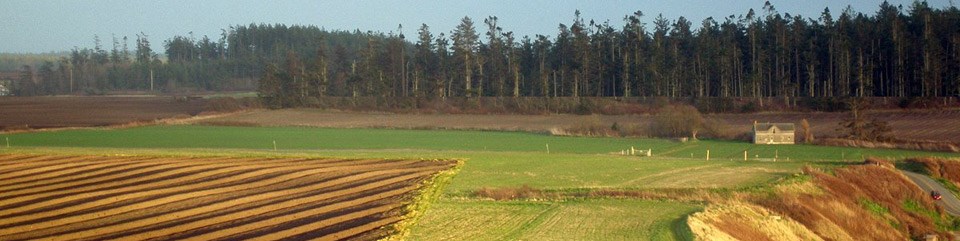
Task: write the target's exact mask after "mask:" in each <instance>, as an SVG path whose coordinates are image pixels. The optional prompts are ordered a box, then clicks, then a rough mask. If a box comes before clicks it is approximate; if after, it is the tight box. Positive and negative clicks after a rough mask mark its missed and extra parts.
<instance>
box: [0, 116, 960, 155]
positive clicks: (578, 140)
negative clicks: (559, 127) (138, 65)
mask: <svg viewBox="0 0 960 241" xmlns="http://www.w3.org/2000/svg"><path fill="white" fill-rule="evenodd" d="M0 136H2V137H5V138H9V143H10V145H11V146H52V147H116V148H216V149H221V148H231V149H260V150H265V149H267V150H269V149H273V148H274V147H275V146H276V148H278V149H288V150H289V149H297V150H347V149H363V150H385V149H409V150H434V151H491V152H542V153H547V152H548V149H549V152H550V153H577V154H610V153H619V152H620V151H621V150H625V149H630V148H631V147H635V148H636V149H639V150H647V149H649V150H652V151H653V156H655V157H659V158H663V157H670V158H693V159H706V152H707V150H710V153H711V154H710V156H711V159H714V160H718V159H720V160H723V159H726V160H742V159H743V152H744V151H747V154H748V157H749V158H750V159H757V158H759V159H764V160H766V159H770V160H772V159H774V158H775V157H776V158H778V160H793V161H828V160H829V161H837V160H841V161H842V160H862V157H867V156H876V157H888V158H902V157H908V156H957V155H953V154H946V153H935V152H919V151H903V150H889V149H860V148H843V147H822V146H811V145H778V146H774V145H752V144H749V143H743V142H732V141H695V142H688V143H681V142H674V141H669V140H661V139H632V138H592V137H558V136H549V135H543V134H532V133H522V132H495V131H445V130H388V129H329V128H307V127H220V126H191V125H180V126H150V127H138V128H129V129H117V130H110V131H102V130H68V131H58V132H39V133H25V134H11V135H0ZM274 143H276V145H274Z"/></svg>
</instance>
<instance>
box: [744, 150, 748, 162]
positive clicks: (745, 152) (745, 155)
mask: <svg viewBox="0 0 960 241" xmlns="http://www.w3.org/2000/svg"><path fill="white" fill-rule="evenodd" d="M743 160H744V161H746V160H747V150H743Z"/></svg>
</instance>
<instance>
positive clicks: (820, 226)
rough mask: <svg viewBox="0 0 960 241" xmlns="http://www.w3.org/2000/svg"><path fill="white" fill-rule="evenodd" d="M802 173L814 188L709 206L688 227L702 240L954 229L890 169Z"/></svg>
mask: <svg viewBox="0 0 960 241" xmlns="http://www.w3.org/2000/svg"><path fill="white" fill-rule="evenodd" d="M805 173H806V174H804V176H802V177H809V178H811V180H798V181H796V182H793V183H789V184H782V185H779V186H777V187H776V188H775V189H774V191H773V192H772V193H768V194H757V195H755V196H752V197H748V198H745V199H744V200H745V201H744V202H728V203H717V204H714V205H711V206H709V207H708V208H707V209H706V210H705V211H704V212H702V213H698V214H695V215H692V216H691V217H690V219H689V220H688V224H689V225H690V228H691V230H692V231H693V232H694V233H695V234H696V235H697V238H698V239H700V240H904V239H911V238H912V239H917V238H923V237H925V236H927V235H936V236H939V237H940V238H946V237H949V236H948V235H950V234H949V233H948V232H947V231H946V230H947V229H950V228H951V226H953V225H954V224H955V222H956V221H955V219H954V218H952V217H950V216H948V215H946V214H945V213H944V212H943V210H942V209H941V208H939V207H937V206H936V205H934V204H933V201H932V200H930V198H929V197H927V195H926V193H924V192H923V191H921V190H920V189H919V188H918V187H917V186H916V185H915V184H913V183H912V182H910V181H909V179H907V178H906V177H904V176H903V174H901V173H899V172H897V171H896V170H895V169H892V168H890V166H889V165H860V166H850V167H844V168H840V169H835V170H834V172H833V174H829V173H825V172H822V171H818V170H814V169H811V168H807V169H806V170H805Z"/></svg>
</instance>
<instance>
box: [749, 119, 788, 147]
mask: <svg viewBox="0 0 960 241" xmlns="http://www.w3.org/2000/svg"><path fill="white" fill-rule="evenodd" d="M795 130H796V129H794V126H793V123H756V122H754V123H753V144H795V143H796V142H795V141H794V140H795V139H796V138H795V137H794V136H795Z"/></svg>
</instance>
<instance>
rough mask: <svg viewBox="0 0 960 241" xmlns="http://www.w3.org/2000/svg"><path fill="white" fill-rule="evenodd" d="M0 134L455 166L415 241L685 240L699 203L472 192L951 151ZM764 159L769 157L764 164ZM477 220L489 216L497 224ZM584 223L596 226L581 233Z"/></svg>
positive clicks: (607, 184)
mask: <svg viewBox="0 0 960 241" xmlns="http://www.w3.org/2000/svg"><path fill="white" fill-rule="evenodd" d="M0 138H3V139H9V140H10V143H11V147H10V148H0V153H4V152H6V153H19V154H29V153H64V154H70V155H96V154H101V153H112V154H127V155H145V156H151V155H152V156H171V155H174V156H224V155H229V156H240V157H245V158H251V157H258V158H275V157H296V158H313V157H317V158H319V157H333V158H335V159H382V158H390V159H419V158H423V159H459V160H463V161H464V165H463V166H462V167H461V169H460V172H459V174H458V175H456V176H454V177H453V178H451V179H450V181H449V182H448V183H446V185H444V187H443V192H442V193H441V195H440V198H439V199H438V200H437V201H436V202H434V203H433V204H431V205H430V206H429V207H428V208H427V209H426V210H427V211H426V212H425V213H424V214H423V216H422V218H420V220H419V222H417V224H415V225H414V226H413V228H412V233H411V235H412V236H411V237H414V238H415V239H419V240H462V239H473V238H475V239H480V240H483V239H491V238H492V239H496V238H498V237H493V236H485V235H479V234H480V233H485V234H489V235H493V234H503V235H509V236H504V238H515V239H530V238H532V237H544V238H545V239H564V237H585V238H586V237H592V236H598V237H599V236H602V237H608V239H613V240H617V239H625V240H674V239H681V240H683V239H688V238H689V237H687V236H684V235H685V234H684V233H685V232H686V231H684V230H683V229H682V228H678V227H679V226H677V225H678V223H684V221H683V220H684V217H685V216H686V215H687V214H689V213H692V212H695V211H697V210H699V209H700V208H702V207H703V206H702V205H703V204H702V203H699V202H685V201H676V200H666V201H645V200H639V199H630V198H627V199H610V198H605V197H582V198H577V197H574V198H569V197H566V196H562V197H560V198H559V199H553V198H548V199H546V200H523V199H521V200H514V201H492V200H490V199H487V198H484V197H481V196H477V195H476V194H475V192H476V191H477V190H479V189H482V188H499V187H503V188H517V187H521V186H528V187H530V188H534V189H538V190H543V191H545V192H551V193H561V194H563V193H578V192H584V191H590V190H606V189H611V190H653V191H656V190H661V189H662V190H680V191H683V190H708V192H719V193H729V191H730V190H741V189H751V188H758V187H760V188H762V187H763V186H766V185H769V184H770V183H774V182H776V181H777V180H779V179H782V178H784V177H788V176H791V175H792V174H794V173H797V172H799V170H800V169H801V167H803V166H805V165H814V166H823V167H831V166H837V165H846V164H851V163H855V162H858V160H862V159H860V158H861V156H882V157H887V158H891V159H898V158H901V157H909V156H945V157H957V156H960V155H958V154H954V153H934V152H918V151H902V150H884V149H859V148H841V147H822V146H809V145H793V146H756V145H751V144H748V143H739V142H726V141H707V140H705V141H698V142H687V143H680V142H674V141H669V140H659V139H636V138H588V137H558V136H549V135H545V134H532V133H525V132H498V131H453V130H389V129H331V128H309V127H224V126H195V125H172V126H147V127H135V128H125V129H85V130H63V131H56V132H35V133H19V134H0ZM0 141H5V140H0ZM274 141H276V143H277V144H276V149H274V145H273V142H274ZM547 144H549V146H550V147H549V148H550V151H549V153H548V152H547V150H546V149H547V147H546V146H547ZM631 146H633V147H636V149H652V150H653V155H652V156H651V157H647V156H624V155H620V150H623V149H629V148H630V147H631ZM707 149H710V150H711V159H710V160H709V161H708V160H706V158H705V152H706V150H707ZM744 150H747V151H748V153H750V158H749V160H748V161H743V151H744ZM774 156H777V157H779V159H777V160H776V161H774V160H773V158H774ZM710 190H712V191H710ZM511 213H516V214H515V215H514V214H511ZM504 214H511V215H514V216H503V215H504ZM541 214H542V215H541ZM593 215H597V216H599V215H605V216H609V217H610V218H609V219H604V220H588V219H589V218H588V217H595V216H593ZM485 220H497V222H503V223H504V225H499V223H497V222H494V221H485ZM581 221H583V222H589V223H580V222H581ZM476 222H486V223H484V224H483V225H480V224H477V223H476ZM604 222H607V223H606V224H604ZM613 223H617V224H620V225H619V226H618V225H613ZM507 224H509V225H507ZM594 224H596V225H597V226H590V225H594ZM564 225H579V226H583V227H585V228H584V229H582V230H583V232H580V233H575V232H566V233H563V234H562V235H565V236H551V235H553V234H552V232H554V231H559V230H563V229H570V228H567V226H564ZM681 226H683V225H681ZM443 227H473V228H474V229H472V230H471V231H472V232H475V234H476V235H473V236H470V237H471V238H464V237H466V236H459V235H460V234H461V233H465V232H463V231H462V229H445V230H444V229H443ZM509 227H522V228H516V229H509ZM683 227H685V226H683ZM638 230H642V231H638ZM557 235H561V234H557Z"/></svg>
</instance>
